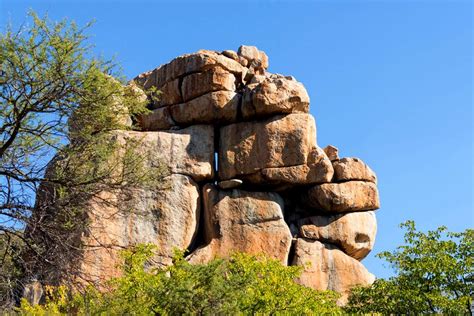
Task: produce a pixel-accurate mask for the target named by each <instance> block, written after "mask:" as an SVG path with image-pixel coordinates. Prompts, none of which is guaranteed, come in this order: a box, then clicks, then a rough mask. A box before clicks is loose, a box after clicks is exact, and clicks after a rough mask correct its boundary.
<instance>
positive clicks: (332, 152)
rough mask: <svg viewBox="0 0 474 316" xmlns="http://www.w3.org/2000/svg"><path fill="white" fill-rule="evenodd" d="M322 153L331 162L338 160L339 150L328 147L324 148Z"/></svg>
mask: <svg viewBox="0 0 474 316" xmlns="http://www.w3.org/2000/svg"><path fill="white" fill-rule="evenodd" d="M324 152H325V153H326V155H327V156H328V158H329V160H331V161H336V160H339V149H337V147H334V146H332V145H328V146H326V147H324Z"/></svg>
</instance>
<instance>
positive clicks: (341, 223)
mask: <svg viewBox="0 0 474 316" xmlns="http://www.w3.org/2000/svg"><path fill="white" fill-rule="evenodd" d="M298 226H300V234H301V236H302V237H304V238H307V239H313V240H319V241H321V242H328V243H331V244H334V245H336V246H338V247H339V248H340V249H341V250H342V251H344V252H345V253H346V254H347V255H349V256H351V257H352V258H354V259H357V260H362V259H363V258H365V257H366V256H367V255H368V254H369V252H370V251H371V250H372V248H373V247H374V242H375V234H376V233H377V220H376V218H375V213H374V212H372V211H368V212H355V213H346V214H338V215H328V216H324V215H321V216H312V217H308V218H304V219H301V220H300V221H299V222H298Z"/></svg>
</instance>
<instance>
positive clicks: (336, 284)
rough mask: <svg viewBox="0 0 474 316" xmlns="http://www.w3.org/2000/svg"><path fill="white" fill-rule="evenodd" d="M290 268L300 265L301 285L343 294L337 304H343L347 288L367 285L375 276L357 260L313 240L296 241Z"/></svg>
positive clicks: (328, 245)
mask: <svg viewBox="0 0 474 316" xmlns="http://www.w3.org/2000/svg"><path fill="white" fill-rule="evenodd" d="M292 264H293V265H298V266H303V267H304V270H303V273H302V274H301V276H300V278H299V280H298V281H299V282H300V283H301V284H303V285H306V286H309V287H312V288H314V289H317V290H333V291H337V292H339V293H341V294H342V297H341V298H340V301H339V302H340V303H342V304H343V303H345V302H346V300H347V295H348V294H349V291H350V288H351V287H353V286H356V285H369V284H371V283H372V282H374V280H375V277H374V275H373V274H371V273H370V272H368V271H367V269H366V268H365V267H364V266H363V265H362V264H361V263H360V262H359V261H357V260H356V259H354V258H351V257H350V256H348V255H346V254H345V253H344V252H342V251H341V250H339V249H338V248H337V247H335V246H333V245H331V244H324V243H321V242H319V241H315V240H307V239H304V238H298V240H297V241H296V246H295V256H294V258H293V263H292Z"/></svg>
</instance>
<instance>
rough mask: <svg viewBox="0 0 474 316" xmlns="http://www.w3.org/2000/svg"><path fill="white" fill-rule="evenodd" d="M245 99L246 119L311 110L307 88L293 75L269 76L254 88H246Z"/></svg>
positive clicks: (244, 110) (243, 110)
mask: <svg viewBox="0 0 474 316" xmlns="http://www.w3.org/2000/svg"><path fill="white" fill-rule="evenodd" d="M243 100H244V102H243V104H242V116H243V118H244V119H250V118H255V117H263V116H269V115H275V114H286V113H308V111H309V96H308V93H307V92H306V89H305V88H304V86H303V85H302V84H301V83H300V82H297V81H296V80H294V79H292V78H291V77H290V78H287V77H276V78H275V77H267V78H265V79H264V80H263V82H261V83H259V84H257V85H255V87H254V88H253V89H246V90H245V91H244V99H243Z"/></svg>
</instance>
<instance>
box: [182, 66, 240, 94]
mask: <svg viewBox="0 0 474 316" xmlns="http://www.w3.org/2000/svg"><path fill="white" fill-rule="evenodd" d="M235 81H236V79H235V76H234V75H233V74H232V73H230V72H228V71H226V70H224V69H222V68H221V67H214V68H210V69H207V70H205V71H203V72H198V73H194V74H190V75H188V76H186V77H184V79H183V83H182V86H181V93H182V95H183V99H184V102H187V101H189V100H191V99H194V98H196V97H198V96H201V95H203V94H206V93H209V92H213V91H219V90H224V91H235V89H236V86H235Z"/></svg>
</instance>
